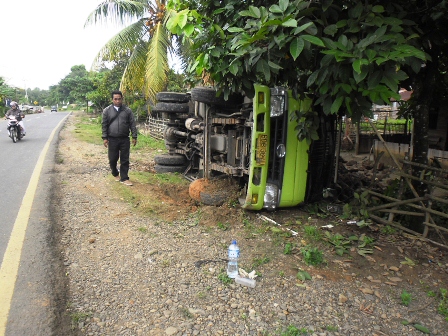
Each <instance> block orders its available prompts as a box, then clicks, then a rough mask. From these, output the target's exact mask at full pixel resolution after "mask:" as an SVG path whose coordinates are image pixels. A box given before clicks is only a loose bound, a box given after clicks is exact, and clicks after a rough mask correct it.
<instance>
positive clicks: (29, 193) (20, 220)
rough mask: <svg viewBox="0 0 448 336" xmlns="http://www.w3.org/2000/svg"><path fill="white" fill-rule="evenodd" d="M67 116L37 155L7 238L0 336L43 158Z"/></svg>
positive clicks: (1, 273)
mask: <svg viewBox="0 0 448 336" xmlns="http://www.w3.org/2000/svg"><path fill="white" fill-rule="evenodd" d="M67 116H68V115H67ZM67 116H65V117H64V118H63V119H62V120H61V121H60V122H59V124H58V126H57V127H56V128H55V129H53V132H51V134H50V137H49V138H48V140H47V142H46V143H45V146H44V148H43V149H42V152H41V153H40V155H39V159H38V160H37V163H36V167H35V168H34V170H33V174H32V175H31V179H30V183H29V184H28V188H27V189H26V192H25V196H23V200H22V204H21V205H20V209H19V213H18V215H17V217H16V221H15V223H14V227H13V229H12V232H11V237H10V238H9V242H8V247H7V248H6V251H5V255H4V257H3V262H2V265H1V267H0V336H3V335H5V332H6V322H7V321H8V315H9V310H10V308H11V300H12V295H13V294H14V287H15V283H16V279H17V272H18V270H19V265H20V257H21V255H22V247H23V240H24V239H25V232H26V228H27V226H28V219H29V217H30V213H31V207H32V205H33V200H34V195H35V194H36V189H37V184H38V182H39V176H40V174H41V172H42V168H43V165H44V160H45V156H46V155H47V152H48V148H50V143H51V141H52V140H53V138H54V135H55V133H56V130H57V129H59V126H60V125H61V124H62V122H63V121H64V120H65V118H67Z"/></svg>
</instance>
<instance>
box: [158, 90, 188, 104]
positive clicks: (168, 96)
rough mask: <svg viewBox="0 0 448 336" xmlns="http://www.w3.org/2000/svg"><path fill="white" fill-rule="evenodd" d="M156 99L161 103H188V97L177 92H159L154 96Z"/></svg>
mask: <svg viewBox="0 0 448 336" xmlns="http://www.w3.org/2000/svg"><path fill="white" fill-rule="evenodd" d="M156 99H157V101H159V102H162V103H188V101H189V100H190V96H189V95H188V94H186V93H179V92H159V93H157V94H156Z"/></svg>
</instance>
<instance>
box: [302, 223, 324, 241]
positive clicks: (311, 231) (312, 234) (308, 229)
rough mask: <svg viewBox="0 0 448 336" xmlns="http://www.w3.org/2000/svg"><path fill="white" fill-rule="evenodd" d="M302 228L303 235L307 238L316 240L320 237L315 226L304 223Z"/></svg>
mask: <svg viewBox="0 0 448 336" xmlns="http://www.w3.org/2000/svg"><path fill="white" fill-rule="evenodd" d="M303 230H304V232H305V237H307V238H308V239H312V240H316V241H317V240H321V239H322V234H321V233H320V231H319V229H318V228H317V227H316V226H312V225H306V226H305V227H304V228H303Z"/></svg>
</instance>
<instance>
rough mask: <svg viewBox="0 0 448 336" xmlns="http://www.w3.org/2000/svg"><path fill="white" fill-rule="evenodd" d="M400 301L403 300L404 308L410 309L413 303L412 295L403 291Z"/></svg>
mask: <svg viewBox="0 0 448 336" xmlns="http://www.w3.org/2000/svg"><path fill="white" fill-rule="evenodd" d="M400 299H401V304H402V305H403V306H406V307H408V306H409V304H410V303H411V301H412V294H411V293H408V292H407V291H406V290H405V289H403V291H402V292H401V295H400Z"/></svg>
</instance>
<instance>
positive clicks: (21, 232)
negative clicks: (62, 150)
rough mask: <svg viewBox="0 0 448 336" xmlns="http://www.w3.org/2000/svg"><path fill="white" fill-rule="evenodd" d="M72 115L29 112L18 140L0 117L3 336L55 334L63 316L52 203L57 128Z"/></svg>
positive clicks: (0, 311) (0, 309)
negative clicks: (57, 303) (23, 133)
mask: <svg viewBox="0 0 448 336" xmlns="http://www.w3.org/2000/svg"><path fill="white" fill-rule="evenodd" d="M67 115H68V113H65V112H64V113H61V112H58V113H50V112H47V113H42V114H31V115H27V116H26V118H25V125H26V130H27V135H26V136H25V137H24V138H23V140H21V141H18V142H17V143H13V142H12V140H11V139H10V138H9V137H8V134H7V131H6V121H5V120H1V121H0V163H1V164H0V188H1V190H2V192H1V193H0V204H1V206H2V211H1V212H0V260H1V261H2V264H1V268H0V336H2V335H11V336H17V335H24V336H25V335H52V334H54V332H55V330H56V329H57V326H56V325H57V323H58V321H57V320H59V321H60V316H58V314H60V309H57V308H56V307H55V301H58V300H59V301H63V299H62V298H61V297H60V293H59V292H58V291H57V290H56V289H57V287H58V286H60V282H59V281H58V279H57V276H56V275H57V272H58V270H57V265H56V264H57V256H55V254H56V253H57V251H55V250H54V244H53V238H54V234H53V232H54V228H53V224H54V223H53V221H52V218H51V213H50V207H49V205H50V198H51V196H52V194H51V190H52V188H51V172H52V169H53V166H54V161H55V148H56V144H57V138H58V137H57V134H58V132H59V130H60V128H61V127H62V125H63V121H64V120H65V117H66V116H67ZM55 290H56V292H55Z"/></svg>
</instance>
